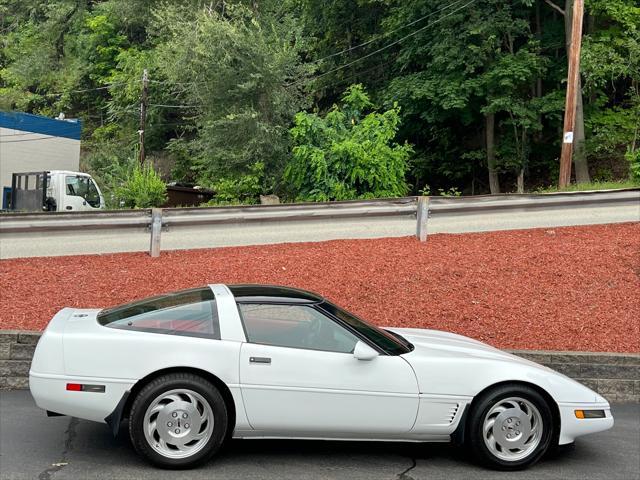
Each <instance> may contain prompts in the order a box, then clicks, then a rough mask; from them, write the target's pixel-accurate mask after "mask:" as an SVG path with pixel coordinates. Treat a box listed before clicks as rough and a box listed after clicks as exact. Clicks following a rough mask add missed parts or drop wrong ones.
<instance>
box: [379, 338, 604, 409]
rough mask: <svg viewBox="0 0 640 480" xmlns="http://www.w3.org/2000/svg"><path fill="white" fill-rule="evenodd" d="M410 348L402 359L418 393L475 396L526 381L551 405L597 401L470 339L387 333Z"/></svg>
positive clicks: (558, 377) (562, 379)
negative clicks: (499, 385) (549, 399)
mask: <svg viewBox="0 0 640 480" xmlns="http://www.w3.org/2000/svg"><path fill="white" fill-rule="evenodd" d="M387 330H389V331H392V332H396V333H398V334H400V335H402V336H403V337H404V338H406V339H407V340H408V341H409V342H411V343H412V344H413V346H414V347H415V349H414V350H413V351H412V352H409V353H406V354H403V355H402V357H403V358H404V359H405V360H406V361H407V362H409V364H410V365H411V366H412V367H413V369H414V371H415V374H416V377H417V379H418V386H419V389H420V392H421V393H423V394H436V395H447V394H456V395H465V396H475V395H477V394H478V393H479V392H480V391H482V390H484V389H485V388H487V387H489V386H491V385H495V384H497V383H500V382H510V381H520V382H527V383H531V384H534V385H537V386H539V387H542V388H543V389H545V390H546V391H547V392H548V393H550V394H551V396H552V397H553V398H554V399H556V401H572V402H593V401H599V400H598V398H601V397H599V396H598V395H597V394H596V393H595V392H593V391H592V390H590V389H589V388H587V387H585V386H584V385H582V384H580V383H578V382H576V381H575V380H573V379H571V378H569V377H567V376H565V375H563V374H561V373H558V372H556V371H555V370H552V369H550V368H548V367H545V366H544V365H540V364H538V363H535V362H532V361H530V360H527V359H525V358H522V357H518V356H516V355H512V354H510V353H507V352H503V351H502V350H499V349H497V348H494V347H492V346H491V345H487V344H486V343H482V342H479V341H478V340H474V339H472V338H468V337H464V336H462V335H457V334H455V333H447V332H442V331H438V330H423V329H418V328H388V329H387Z"/></svg>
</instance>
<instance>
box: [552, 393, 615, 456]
mask: <svg viewBox="0 0 640 480" xmlns="http://www.w3.org/2000/svg"><path fill="white" fill-rule="evenodd" d="M558 407H559V409H560V440H559V442H558V443H559V444H560V445H565V444H567V443H572V442H573V441H574V440H575V439H576V438H577V437H581V436H582V435H587V434H589V433H596V432H602V431H604V430H608V429H610V428H611V427H613V415H611V407H610V406H609V403H608V402H597V403H560V404H558ZM576 410H604V414H605V416H604V418H577V417H576V414H575V411H576Z"/></svg>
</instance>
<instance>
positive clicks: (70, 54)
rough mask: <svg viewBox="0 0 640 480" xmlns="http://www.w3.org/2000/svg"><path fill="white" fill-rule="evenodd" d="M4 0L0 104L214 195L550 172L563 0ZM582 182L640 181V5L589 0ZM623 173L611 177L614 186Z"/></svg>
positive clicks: (557, 122) (581, 109)
mask: <svg viewBox="0 0 640 480" xmlns="http://www.w3.org/2000/svg"><path fill="white" fill-rule="evenodd" d="M558 1H560V0H549V1H546V0H382V1H381V0H322V1H320V0H278V1H274V0H251V1H241V0H237V1H224V0H215V1H206V2H204V1H195V0H184V1H179V2H178V1H174V2H171V1H165V2H157V1H150V0H102V1H89V0H0V32H1V34H0V42H1V51H0V109H2V110H17V111H24V112H32V113H38V114H43V115H49V116H57V115H58V114H59V113H60V112H64V114H65V115H66V117H67V118H71V117H75V118H80V119H82V121H83V125H84V128H83V162H82V164H83V168H84V169H86V170H88V171H90V172H91V173H93V174H94V175H96V176H97V178H98V181H99V182H100V184H101V185H103V186H104V187H105V189H106V190H107V192H108V197H109V198H110V199H111V200H113V199H114V198H115V197H114V196H115V195H117V192H118V191H119V189H120V188H121V187H122V184H123V183H124V181H125V180H126V179H127V178H128V177H130V176H131V171H132V168H133V165H134V164H135V162H136V158H137V148H138V135H139V134H138V130H139V128H140V127H139V115H140V114H139V109H140V96H141V91H142V80H141V79H142V73H143V70H144V69H146V70H147V71H148V74H149V87H148V104H149V105H148V114H147V124H146V129H145V141H146V143H145V150H146V152H147V158H148V159H150V160H151V161H152V162H153V165H154V166H155V168H156V169H157V170H158V171H159V172H160V174H161V175H162V177H163V179H164V180H165V181H179V182H191V183H197V184H199V185H202V186H204V187H208V188H212V189H213V190H214V191H216V192H217V196H216V198H215V199H214V203H236V202H242V203H252V202H256V201H258V199H259V195H261V194H277V195H280V196H281V197H282V198H284V199H287V200H334V199H347V198H367V197H372V196H398V195H405V194H410V193H413V194H417V193H421V192H432V193H433V192H448V193H450V194H460V193H464V194H477V193H487V192H489V191H492V192H500V191H517V190H518V191H523V190H525V189H526V190H539V189H544V188H547V187H548V186H550V185H554V184H555V183H556V182H557V175H558V157H559V153H560V146H561V145H560V141H561V136H562V117H563V109H564V98H565V88H566V71H567V67H566V65H567V53H566V52H567V47H568V45H567V39H568V38H569V36H570V32H569V31H567V28H566V27H567V26H568V27H569V28H570V24H571V22H570V19H571V5H572V3H573V2H572V0H566V2H565V3H557V2H558ZM583 31H584V36H583V52H582V65H581V73H582V75H581V95H580V98H579V102H578V115H577V125H576V130H575V138H576V146H575V155H574V161H575V165H574V174H575V178H574V181H576V182H578V183H587V182H591V181H595V182H612V181H617V180H622V181H625V182H627V183H625V185H626V184H628V182H632V184H634V183H633V182H636V183H637V182H638V181H639V180H640V154H639V151H640V149H639V148H638V147H639V145H638V143H639V142H640V139H639V129H640V7H639V6H638V4H637V1H636V0H587V1H586V14H585V19H584V29H583ZM614 185H615V184H614Z"/></svg>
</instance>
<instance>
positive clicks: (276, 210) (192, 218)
mask: <svg viewBox="0 0 640 480" xmlns="http://www.w3.org/2000/svg"><path fill="white" fill-rule="evenodd" d="M611 204H615V205H629V204H636V205H638V206H639V208H640V189H628V190H617V191H594V192H562V193H551V194H530V195H484V196H473V197H405V198H395V199H377V200H353V201H344V202H324V203H300V204H280V205H252V206H230V207H207V208H165V209H155V208H154V209H141V210H114V211H101V212H51V213H10V214H4V215H1V216H0V235H2V234H9V233H20V232H22V233H24V232H55V231H65V230H66V231H68V230H73V229H83V230H85V229H89V230H93V229H96V230H97V229H111V230H114V229H148V230H149V231H150V233H151V235H150V237H151V238H150V254H151V255H152V256H157V255H159V253H160V235H161V230H162V227H169V228H180V227H185V226H206V225H216V224H229V223H248V222H286V221H310V220H320V219H349V218H368V217H388V216H395V217H398V216H414V217H416V236H417V237H418V238H419V239H420V240H421V241H426V239H427V226H428V219H429V218H430V217H431V216H433V215H437V216H444V215H463V214H472V213H484V214H490V213H499V212H505V211H536V210H545V209H550V208H567V207H575V208H584V207H593V206H601V205H602V206H604V205H611Z"/></svg>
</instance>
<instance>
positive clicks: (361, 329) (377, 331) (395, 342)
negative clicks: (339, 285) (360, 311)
mask: <svg viewBox="0 0 640 480" xmlns="http://www.w3.org/2000/svg"><path fill="white" fill-rule="evenodd" d="M319 308H321V309H323V310H326V311H327V312H329V313H330V314H331V315H333V316H335V317H336V318H338V319H340V320H341V321H343V322H344V323H346V324H347V325H349V326H350V327H351V328H353V329H354V330H355V331H357V332H358V333H359V334H360V335H363V336H365V337H366V338H368V339H369V340H370V341H371V342H373V343H375V344H376V345H377V346H378V347H380V348H381V349H382V350H383V351H385V352H387V353H388V354H390V355H402V354H403V353H408V352H410V351H411V350H412V349H413V346H412V345H411V344H410V343H408V342H407V341H406V340H404V339H402V340H401V338H402V337H399V336H396V335H394V334H392V333H391V332H387V331H386V330H383V329H381V328H378V327H376V326H375V325H371V324H370V323H367V322H365V321H364V320H362V319H360V318H358V317H356V316H355V315H354V314H352V313H350V312H348V311H346V310H344V309H342V308H340V307H338V306H337V305H334V304H333V303H331V302H328V301H326V300H325V301H324V302H322V303H321V304H320V306H319Z"/></svg>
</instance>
